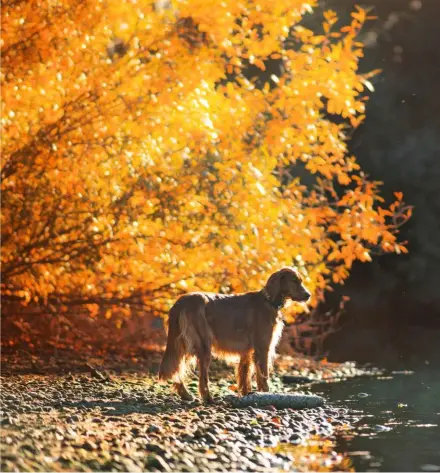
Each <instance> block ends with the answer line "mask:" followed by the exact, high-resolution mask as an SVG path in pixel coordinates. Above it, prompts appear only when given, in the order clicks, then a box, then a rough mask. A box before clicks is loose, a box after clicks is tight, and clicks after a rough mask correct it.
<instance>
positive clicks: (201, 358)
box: [197, 347, 213, 404]
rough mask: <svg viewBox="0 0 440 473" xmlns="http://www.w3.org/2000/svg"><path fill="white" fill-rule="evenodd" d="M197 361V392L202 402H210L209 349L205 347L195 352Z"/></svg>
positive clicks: (211, 400)
mask: <svg viewBox="0 0 440 473" xmlns="http://www.w3.org/2000/svg"><path fill="white" fill-rule="evenodd" d="M197 358H198V362H199V393H200V396H201V398H202V399H203V401H204V402H206V403H208V404H210V403H212V402H213V399H212V396H211V393H210V392H209V365H210V363H211V349H209V350H206V349H205V347H204V348H203V349H202V350H201V352H199V353H197Z"/></svg>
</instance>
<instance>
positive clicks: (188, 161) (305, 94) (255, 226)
mask: <svg viewBox="0 0 440 473" xmlns="http://www.w3.org/2000/svg"><path fill="white" fill-rule="evenodd" d="M315 3H316V2H315V1H309V2H304V1H303V0H289V1H286V2H276V3H274V2H271V1H270V0H257V1H251V0H246V1H243V2H235V1H229V0H225V1H224V2H220V3H219V2H213V1H206V0H203V1H202V0H187V1H177V2H151V1H144V2H136V1H134V0H133V1H132V0H118V1H114V0H107V1H106V2H103V1H102V0H88V1H83V0H81V1H79V0H71V1H69V2H53V1H51V0H27V1H16V0H15V1H12V0H11V1H6V2H4V3H3V33H2V57H3V67H2V81H3V88H2V112H3V119H2V127H3V130H2V135H3V140H2V156H3V164H2V193H3V209H2V241H3V253H2V292H3V298H4V300H5V301H6V302H7V301H19V302H20V303H21V304H22V305H23V307H25V306H28V305H32V306H33V305H35V304H36V305H39V306H41V307H43V308H56V309H60V310H62V311H68V310H71V308H72V307H74V306H84V305H85V306H86V307H87V308H88V309H89V310H90V312H91V314H92V315H94V314H96V313H97V311H98V310H99V309H103V310H105V311H106V314H107V315H108V316H110V315H111V311H112V310H113V309H115V308H118V310H125V311H126V312H127V313H129V311H130V308H133V307H134V308H142V309H148V310H150V311H153V312H154V313H158V314H162V313H164V311H165V310H166V309H167V308H168V307H169V305H170V304H171V303H172V300H173V298H174V297H175V296H176V295H177V294H179V293H181V292H182V291H188V290H195V289H202V290H213V291H218V290H220V291H225V292H228V291H239V290H251V289H257V288H260V287H261V285H262V284H263V283H264V281H265V280H266V278H267V276H268V275H269V273H270V272H271V271H273V270H275V269H277V268H279V267H280V266H282V265H284V264H292V263H294V264H295V265H296V266H297V267H298V268H299V269H300V271H301V272H302V273H303V274H304V276H305V277H306V278H307V279H306V280H307V285H308V287H309V288H310V289H311V290H312V291H313V293H314V301H313V303H314V304H316V303H317V302H318V301H319V300H320V299H321V298H322V297H323V293H324V291H325V290H326V289H327V288H328V287H329V283H330V282H331V280H333V281H334V282H336V283H341V282H343V280H344V279H345V278H346V277H347V276H348V274H349V270H350V267H351V265H352V263H353V261H354V260H356V259H358V260H361V261H370V260H371V256H370V255H371V254H372V251H378V250H380V251H385V252H393V251H394V252H400V251H405V247H404V246H403V245H402V244H401V243H399V242H398V241H397V237H396V235H397V231H398V227H399V225H400V224H401V223H403V222H404V221H405V220H406V219H407V218H408V217H409V212H410V209H408V208H406V207H404V205H403V203H402V196H401V194H399V193H397V194H396V197H397V201H396V202H395V203H393V204H392V205H391V207H390V208H387V209H382V208H381V207H380V206H379V203H380V202H381V200H382V199H381V198H380V195H379V191H378V188H379V183H377V182H372V181H370V180H368V178H367V177H366V176H365V175H364V174H363V173H362V171H361V170H360V169H359V166H358V164H357V163H356V159H355V158H354V157H353V156H349V155H348V154H347V146H346V143H347V139H348V136H349V133H350V130H352V129H353V128H355V127H357V126H359V124H360V123H361V122H362V120H363V118H364V112H365V101H366V99H367V97H366V96H365V95H364V89H365V87H367V88H371V84H370V83H369V81H368V77H369V75H361V74H359V73H358V72H357V68H358V63H359V60H360V58H361V57H362V44H361V43H359V42H358V41H357V39H356V37H357V35H358V33H359V31H360V29H361V28H362V25H363V23H364V22H365V21H366V20H367V19H368V17H367V13H366V12H365V11H364V10H362V9H360V8H358V9H357V11H355V12H354V13H353V14H352V22H351V24H349V25H347V26H344V27H342V28H341V29H340V30H337V29H335V28H336V27H335V23H336V22H337V18H336V15H335V14H334V13H333V12H331V11H329V12H327V13H326V14H325V20H324V21H323V24H322V27H323V31H322V33H321V34H316V33H313V32H312V31H310V30H308V29H306V28H304V27H302V26H301V25H300V20H301V18H302V16H303V15H305V14H307V13H308V12H310V11H311V9H312V7H313V6H314V4H315ZM271 59H277V60H280V61H281V63H282V73H280V75H278V76H275V75H273V76H272V77H271V78H270V80H269V81H268V82H267V83H265V84H264V86H262V87H257V86H256V85H255V81H254V80H252V79H250V78H249V77H248V78H246V75H245V74H244V71H245V69H246V68H247V67H249V65H254V66H256V67H257V68H259V69H262V70H264V69H265V64H266V63H267V61H268V60H271ZM298 166H302V168H303V170H306V172H307V173H309V174H311V175H313V176H314V180H313V182H312V183H311V184H310V185H305V184H304V183H302V182H301V179H299V178H298V176H297V175H296V172H297V171H298Z"/></svg>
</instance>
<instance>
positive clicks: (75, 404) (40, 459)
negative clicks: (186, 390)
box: [1, 357, 365, 472]
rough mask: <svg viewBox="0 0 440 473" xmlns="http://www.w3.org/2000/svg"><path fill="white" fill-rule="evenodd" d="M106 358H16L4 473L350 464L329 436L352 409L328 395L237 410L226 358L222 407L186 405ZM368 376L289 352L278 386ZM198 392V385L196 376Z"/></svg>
mask: <svg viewBox="0 0 440 473" xmlns="http://www.w3.org/2000/svg"><path fill="white" fill-rule="evenodd" d="M97 361H98V360H94V365H92V364H90V363H88V364H87V365H86V366H85V367H84V369H74V370H72V371H70V372H65V371H66V370H63V372H62V373H58V374H55V373H41V367H40V374H31V373H29V370H27V373H28V374H17V373H14V369H13V364H11V363H9V364H8V363H6V366H5V368H6V370H4V371H3V373H2V374H3V376H2V400H1V402H2V409H3V413H4V414H3V417H2V450H3V451H2V465H1V467H2V471H18V470H19V471H72V470H73V471H134V472H136V471H145V470H146V471H230V470H244V471H274V470H279V471H283V470H286V469H288V470H292V469H297V470H301V471H309V470H311V469H312V470H313V469H317V467H320V468H325V469H327V470H329V469H334V468H336V469H339V470H341V469H346V468H349V466H348V463H346V462H347V458H345V457H344V455H339V454H336V453H335V452H334V451H333V450H332V448H331V446H332V443H331V441H329V440H328V439H331V438H332V437H333V436H334V434H335V432H337V431H341V430H347V429H350V428H351V424H352V423H353V422H355V421H356V416H354V415H353V413H352V412H350V411H349V410H348V409H346V408H344V407H341V406H338V407H335V406H334V405H332V403H328V402H326V404H325V405H324V406H323V407H318V408H314V409H304V410H293V409H282V410H277V409H275V408H274V407H272V406H267V407H265V408H255V407H246V408H233V407H231V406H230V405H229V404H228V403H227V402H226V399H227V398H228V396H231V395H232V396H233V395H235V391H236V385H235V378H234V372H233V368H232V367H230V366H227V365H225V364H223V363H217V364H215V365H214V366H213V369H212V370H211V377H212V380H213V381H212V391H213V394H214V396H215V397H216V404H215V405H213V406H205V405H202V404H201V403H200V401H198V400H195V401H193V402H182V401H181V400H180V399H179V398H177V396H176V395H175V394H173V393H172V392H171V391H170V389H169V386H167V385H160V384H158V383H157V379H156V376H155V375H154V373H151V372H149V373H146V372H145V371H144V370H142V369H138V370H136V369H134V368H133V365H131V368H127V369H126V370H125V372H124V370H121V369H120V370H119V371H115V370H114V369H113V370H112V369H109V368H107V366H106V365H105V364H104V363H103V361H102V360H101V364H100V366H99V367H97V365H98V363H97ZM110 365H111V364H110ZM135 365H136V364H135ZM76 368H78V366H77V367H76ZM110 368H115V367H114V366H113V367H112V366H110ZM20 370H21V372H23V366H21V367H20ZM49 371H50V370H49ZM362 374H365V371H364V370H361V369H359V368H357V367H356V366H355V365H354V364H351V363H346V364H340V365H336V364H331V363H325V362H324V363H321V364H319V363H317V362H315V361H313V360H309V359H307V358H297V359H294V358H290V357H284V358H279V359H278V360H277V364H276V374H275V375H274V377H273V381H272V386H273V390H274V391H277V392H306V393H307V392H309V389H310V387H311V385H312V384H313V383H316V382H319V381H321V380H323V379H326V380H335V379H343V378H352V377H354V376H359V375H362ZM283 380H284V382H283ZM190 389H191V390H192V391H193V392H194V393H195V392H196V380H195V379H194V380H193V381H191V382H190ZM329 442H330V443H329ZM286 446H287V447H288V448H287V449H286V448H285V447H286ZM309 447H310V448H309ZM295 449H296V450H295Z"/></svg>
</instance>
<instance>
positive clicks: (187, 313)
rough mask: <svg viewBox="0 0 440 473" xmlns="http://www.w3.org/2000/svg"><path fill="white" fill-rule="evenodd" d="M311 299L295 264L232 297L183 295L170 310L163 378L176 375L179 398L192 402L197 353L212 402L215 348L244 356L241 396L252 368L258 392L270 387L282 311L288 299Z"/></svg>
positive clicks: (202, 389)
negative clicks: (189, 374)
mask: <svg viewBox="0 0 440 473" xmlns="http://www.w3.org/2000/svg"><path fill="white" fill-rule="evenodd" d="M309 297H310V293H309V292H308V291H307V289H306V288H305V287H304V286H303V281H302V278H301V276H300V274H299V273H298V272H297V271H296V270H295V269H293V268H291V267H285V268H282V269H280V270H279V271H277V272H275V273H274V274H272V275H271V276H270V278H269V279H268V281H267V283H266V286H265V287H264V288H263V289H262V290H261V291H256V292H247V293H244V294H233V295H224V294H214V293H207V292H195V293H190V294H186V295H184V296H182V297H180V298H179V299H178V300H177V302H176V303H175V304H174V305H173V307H172V308H171V310H170V313H169V330H168V339H167V347H166V350H165V353H164V356H163V359H162V363H161V365H160V369H159V379H161V380H167V379H174V387H175V389H176V390H177V392H178V394H179V395H180V396H181V398H182V399H185V400H191V399H192V396H191V394H190V393H189V392H188V390H187V388H186V386H185V384H184V376H185V370H186V367H187V364H188V362H189V361H190V359H191V358H193V357H196V358H197V361H198V367H199V393H200V396H201V397H202V399H203V400H204V402H207V403H209V402H212V397H211V394H210V392H209V385H208V383H209V378H208V370H209V364H210V362H211V356H212V352H213V351H214V353H215V354H216V355H219V356H228V355H238V356H239V357H240V362H239V365H238V370H237V382H238V389H239V392H240V393H241V394H243V395H246V394H248V393H249V392H250V391H251V389H252V388H251V379H252V371H253V368H254V366H255V368H256V375H257V386H258V390H259V391H266V392H267V391H269V385H268V378H269V370H270V368H271V364H272V359H273V355H274V352H275V347H276V345H277V344H278V341H279V339H280V336H281V332H282V330H283V321H282V316H281V314H280V313H279V310H280V309H281V307H282V306H283V305H284V303H285V301H286V300H287V299H291V300H293V301H297V302H305V301H307V300H308V299H309Z"/></svg>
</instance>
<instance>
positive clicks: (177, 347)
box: [159, 304, 192, 380]
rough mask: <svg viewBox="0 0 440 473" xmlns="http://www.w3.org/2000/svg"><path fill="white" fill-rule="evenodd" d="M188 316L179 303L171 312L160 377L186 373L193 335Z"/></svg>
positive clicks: (177, 376) (177, 375)
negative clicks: (191, 335)
mask: <svg viewBox="0 0 440 473" xmlns="http://www.w3.org/2000/svg"><path fill="white" fill-rule="evenodd" d="M188 331H189V324H188V316H187V314H186V313H185V310H183V309H182V308H181V307H179V305H178V304H175V305H174V306H173V307H172V308H171V310H170V314H169V319H168V338H167V347H166V349H165V353H164V355H163V358H162V362H161V364H160V368H159V379H160V380H167V379H171V378H177V379H179V380H182V379H183V377H184V375H185V369H186V358H187V357H188V356H190V355H191V352H192V349H191V345H192V344H191V337H190V334H189V333H188Z"/></svg>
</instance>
